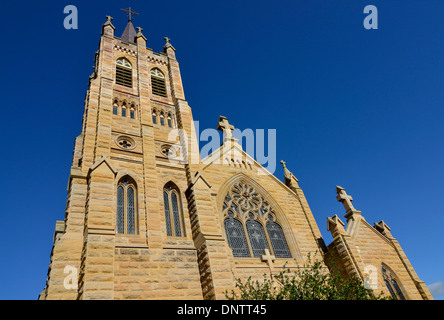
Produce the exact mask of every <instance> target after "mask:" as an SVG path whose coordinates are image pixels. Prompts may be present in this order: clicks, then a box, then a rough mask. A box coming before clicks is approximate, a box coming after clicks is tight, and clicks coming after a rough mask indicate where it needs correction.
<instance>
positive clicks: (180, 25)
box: [0, 0, 444, 299]
mask: <svg viewBox="0 0 444 320" xmlns="http://www.w3.org/2000/svg"><path fill="white" fill-rule="evenodd" d="M43 3H44V4H43ZM69 4H72V5H76V6H77V8H78V12H79V29H78V30H66V29H64V27H63V20H64V17H65V15H64V14H63V8H64V7H65V6H66V5H69ZM369 4H373V5H376V6H377V8H378V13H379V21H378V22H379V29H378V30H366V29H364V27H363V20H364V18H365V14H364V13H363V9H364V7H365V6H366V5H369ZM128 6H131V7H133V8H134V9H135V10H136V11H137V12H139V13H140V15H139V16H137V17H136V18H135V19H134V25H135V26H136V27H137V26H141V27H142V28H143V29H144V31H143V33H144V34H145V36H146V37H147V38H148V43H147V45H148V47H150V48H152V49H153V50H154V51H156V52H160V51H161V50H162V47H163V44H164V40H163V37H164V36H168V37H170V38H171V39H172V40H171V43H172V44H173V46H174V47H175V48H176V50H177V51H176V56H177V58H178V60H179V62H180V66H181V71H182V79H183V83H184V88H185V95H186V99H187V100H188V102H189V104H190V106H191V107H192V109H193V115H194V118H195V120H199V121H200V127H201V128H209V127H211V128H215V127H216V125H217V121H218V117H219V115H225V116H227V117H228V118H229V119H230V122H231V123H232V124H234V125H235V126H236V127H238V128H240V129H246V128H252V129H276V130H277V161H280V160H281V159H284V160H285V161H286V162H287V166H288V168H289V169H290V170H291V171H292V172H293V173H294V175H295V176H296V177H297V178H298V179H299V184H300V186H301V187H302V189H303V190H304V193H305V195H306V197H307V198H308V201H309V205H310V207H311V209H312V211H313V213H314V215H315V218H316V220H317V223H318V225H319V228H320V229H321V232H322V234H323V236H324V239H325V241H326V243H330V242H331V236H330V234H329V233H328V232H327V230H326V219H327V217H328V216H333V215H334V214H338V215H339V216H340V217H341V218H342V217H343V215H344V213H345V212H344V209H343V207H342V205H341V204H340V203H338V202H337V201H336V198H335V197H336V194H335V186H336V185H340V186H342V187H344V188H346V190H347V192H348V193H349V194H351V195H352V196H353V198H354V202H353V203H354V205H355V207H356V208H357V209H359V210H361V211H362V213H363V215H364V217H365V219H366V220H367V221H368V222H369V223H370V224H373V223H374V222H378V221H380V220H384V221H385V222H386V223H387V224H388V225H389V226H390V227H391V229H392V234H393V235H394V236H395V237H396V238H397V239H398V240H399V241H400V243H401V246H402V247H403V249H404V251H405V252H406V254H407V256H408V258H409V260H410V261H411V263H412V264H413V267H414V268H415V269H416V271H417V273H418V275H419V277H420V278H421V279H422V280H423V281H425V283H426V284H427V285H430V284H432V283H437V282H442V281H444V268H443V262H444V253H443V252H444V251H443V246H442V245H443V236H442V229H443V223H444V212H443V207H444V187H443V182H442V181H443V180H444V169H443V163H444V149H443V138H444V129H443V128H444V108H443V105H444V59H443V57H444V19H443V17H444V1H442V0H427V1H424V0H384V1H379V0H378V1H373V0H372V1H370V0H367V1H361V0H353V1H351V0H336V1H330V0H310V1H295V0H293V1H259V0H256V1H239V0H237V1H232V0H224V1H168V2H161V1H45V2H41V1H40V2H36V1H8V2H7V3H3V4H2V17H1V19H0V26H1V29H0V30H2V41H1V46H2V48H1V49H2V50H1V51H0V52H1V57H2V59H1V61H2V62H3V64H2V71H1V77H0V85H1V90H2V117H1V128H2V134H3V139H2V141H3V146H2V148H1V150H2V151H1V152H2V156H1V157H0V165H1V168H2V177H3V183H1V184H0V188H1V190H0V191H1V193H0V194H1V198H0V199H1V201H0V212H1V217H2V223H1V232H0V243H1V257H2V258H1V260H0V299H36V298H37V297H38V294H39V293H40V292H41V290H42V289H43V287H44V285H45V280H46V272H47V269H48V264H49V257H50V252H51V248H52V236H53V231H54V226H55V222H56V220H63V218H64V209H65V204H66V196H67V194H66V187H67V182H68V176H69V169H70V164H71V156H72V151H73V143H74V139H75V137H76V136H77V135H78V134H79V133H80V130H81V121H82V114H83V103H84V97H85V92H86V89H87V82H88V77H89V75H90V74H91V73H92V71H93V70H92V66H93V59H94V53H95V51H96V50H97V49H98V42H99V37H100V31H101V26H102V24H103V23H104V22H105V21H106V20H105V15H111V16H113V17H114V21H113V24H114V25H115V26H116V28H117V30H116V34H117V35H120V34H121V33H122V32H123V29H124V27H125V24H126V18H125V15H124V13H123V12H121V11H120V9H121V8H124V7H128ZM276 176H277V177H278V178H280V179H283V172H282V168H281V167H280V166H279V168H278V170H277V171H276ZM343 220H345V219H343ZM436 298H443V296H441V297H438V296H437V297H436Z"/></svg>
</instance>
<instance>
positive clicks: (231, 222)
mask: <svg viewBox="0 0 444 320" xmlns="http://www.w3.org/2000/svg"><path fill="white" fill-rule="evenodd" d="M222 211H223V214H224V218H225V220H224V227H225V234H226V236H227V241H228V245H229V246H230V248H231V249H232V250H233V256H235V257H251V256H253V257H260V256H261V255H263V254H264V250H265V249H269V250H270V251H271V252H272V253H273V254H274V255H275V257H276V258H291V253H290V250H289V248H288V245H287V241H286V239H285V236H284V232H283V231H282V228H281V227H280V225H279V224H278V223H277V220H276V214H275V213H274V211H273V209H272V207H271V206H270V204H269V203H268V202H267V201H266V200H265V199H264V198H263V197H262V196H261V194H260V193H259V192H257V191H256V190H255V189H254V188H253V187H251V186H250V185H248V184H246V183H243V182H239V183H237V184H235V185H233V186H232V188H231V190H230V191H228V193H227V195H226V196H225V199H224V204H223V208H222ZM245 235H246V236H245Z"/></svg>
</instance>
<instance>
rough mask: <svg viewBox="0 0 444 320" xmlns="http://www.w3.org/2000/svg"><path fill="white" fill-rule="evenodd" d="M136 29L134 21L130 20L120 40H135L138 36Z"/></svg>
mask: <svg viewBox="0 0 444 320" xmlns="http://www.w3.org/2000/svg"><path fill="white" fill-rule="evenodd" d="M136 34H137V33H136V29H134V26H133V23H132V22H131V20H130V21H128V24H127V25H126V28H125V30H124V31H123V33H122V36H121V37H120V40H122V41H123V42H134V39H135V37H136Z"/></svg>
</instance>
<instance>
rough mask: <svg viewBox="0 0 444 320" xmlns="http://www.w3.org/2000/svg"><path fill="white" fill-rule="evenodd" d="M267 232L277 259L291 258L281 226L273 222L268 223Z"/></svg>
mask: <svg viewBox="0 0 444 320" xmlns="http://www.w3.org/2000/svg"><path fill="white" fill-rule="evenodd" d="M267 232H268V236H269V237H270V242H271V246H272V247H273V251H274V255H275V256H276V258H291V254H290V250H289V249H288V245H287V241H286V240H285V236H284V232H283V231H282V228H281V226H280V225H278V224H277V223H275V222H273V221H268V222H267Z"/></svg>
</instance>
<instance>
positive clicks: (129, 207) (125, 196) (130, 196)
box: [116, 176, 137, 234]
mask: <svg viewBox="0 0 444 320" xmlns="http://www.w3.org/2000/svg"><path fill="white" fill-rule="evenodd" d="M136 190H137V189H136V183H135V182H134V181H133V180H132V179H131V178H130V177H128V176H125V177H123V178H122V179H120V181H119V183H118V184H117V219H116V220H117V233H126V234H135V233H136V228H137V195H136V194H137V193H136Z"/></svg>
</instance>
